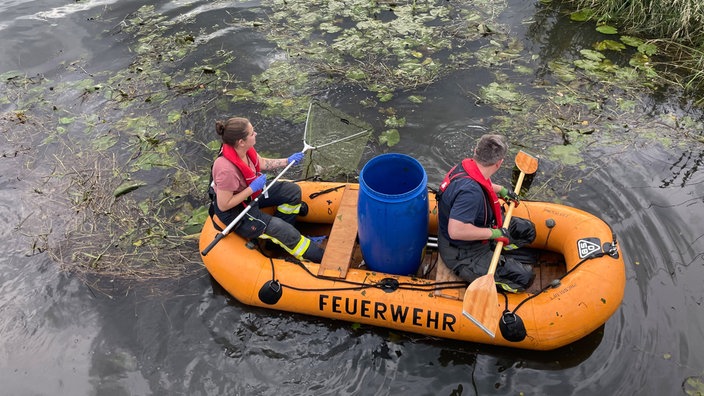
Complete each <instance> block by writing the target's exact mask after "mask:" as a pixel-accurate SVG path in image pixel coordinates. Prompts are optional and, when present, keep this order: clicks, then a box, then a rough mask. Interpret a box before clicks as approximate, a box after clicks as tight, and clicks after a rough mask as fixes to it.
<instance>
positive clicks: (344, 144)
mask: <svg viewBox="0 0 704 396" xmlns="http://www.w3.org/2000/svg"><path fill="white" fill-rule="evenodd" d="M371 134H372V127H371V125H370V124H368V123H366V122H364V121H362V120H360V119H358V118H356V117H353V116H350V115H349V114H345V113H343V112H342V111H340V110H338V109H336V108H334V107H332V106H330V105H329V104H327V103H322V102H317V101H316V102H313V103H311V105H310V109H309V111H308V120H307V122H306V130H305V133H304V140H305V142H306V143H307V144H309V145H311V146H313V147H315V148H316V149H315V150H311V151H309V152H307V153H306V159H305V161H304V163H303V175H302V177H303V178H312V177H317V178H319V179H321V180H349V179H350V178H351V177H353V176H356V174H357V170H358V169H359V162H360V161H361V159H362V155H363V154H364V149H365V147H366V144H367V141H368V140H369V137H370V135H371Z"/></svg>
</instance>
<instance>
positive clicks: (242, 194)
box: [212, 117, 323, 263]
mask: <svg viewBox="0 0 704 396" xmlns="http://www.w3.org/2000/svg"><path fill="white" fill-rule="evenodd" d="M215 131H216V132H217V134H218V135H219V136H220V139H221V140H222V149H221V150H220V155H219V156H218V158H217V159H216V160H215V163H214V164H213V170H212V176H213V189H214V190H215V199H214V201H213V209H214V213H215V216H214V217H217V219H219V220H220V222H222V223H223V224H224V225H228V224H230V222H232V221H233V220H234V219H235V218H236V217H237V216H238V215H239V214H240V213H241V212H242V211H243V210H244V208H245V207H247V205H248V204H249V203H250V202H252V200H254V199H255V198H256V197H257V196H259V195H260V194H261V190H262V189H263V188H264V185H265V184H266V175H264V174H261V172H260V171H267V170H271V169H275V168H283V167H285V166H286V165H288V164H289V163H291V162H293V163H295V164H298V163H300V161H301V160H302V159H303V153H302V152H299V153H295V154H293V155H291V156H290V157H288V158H279V159H271V158H264V157H262V156H260V155H259V154H257V152H256V150H255V149H254V145H255V144H256V142H257V132H256V131H255V130H254V127H252V124H251V123H250V122H249V120H248V119H246V118H241V117H234V118H230V119H229V120H227V121H225V122H222V121H217V122H216V123H215ZM272 206H275V207H276V210H275V214H274V215H273V216H271V215H269V214H268V213H264V212H262V211H260V210H259V207H262V208H265V207H272ZM305 212H307V210H306V209H305V208H304V209H303V211H302V210H301V188H300V187H299V186H298V185H297V184H295V183H291V182H285V181H277V182H276V183H274V185H273V186H271V187H270V188H269V190H267V192H266V194H265V195H264V196H261V197H259V199H258V201H257V204H256V205H255V206H253V207H252V208H251V209H249V211H248V212H247V213H246V214H245V216H244V217H243V218H242V219H241V220H240V222H239V223H238V224H237V225H236V226H235V227H234V228H233V230H234V231H235V233H236V234H238V235H240V236H241V237H243V238H248V239H251V238H261V239H267V240H271V241H272V242H274V243H276V244H277V245H279V246H281V247H282V248H284V249H285V250H286V251H287V252H289V253H290V254H291V255H293V256H294V257H296V258H298V259H306V260H310V261H313V262H316V263H320V261H321V260H322V258H323V249H321V248H320V247H319V246H318V245H317V244H316V243H311V240H310V239H309V238H306V237H304V236H302V235H301V233H300V232H298V230H297V229H296V228H295V227H294V226H293V225H294V224H295V221H296V216H297V215H299V214H301V215H305Z"/></svg>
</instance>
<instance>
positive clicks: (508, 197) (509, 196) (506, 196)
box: [498, 187, 521, 206]
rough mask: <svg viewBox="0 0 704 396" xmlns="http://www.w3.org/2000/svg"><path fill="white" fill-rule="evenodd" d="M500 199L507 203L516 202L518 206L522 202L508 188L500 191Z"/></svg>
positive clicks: (502, 188)
mask: <svg viewBox="0 0 704 396" xmlns="http://www.w3.org/2000/svg"><path fill="white" fill-rule="evenodd" d="M498 195H499V197H501V198H503V200H504V201H506V202H509V203H510V202H511V201H513V202H515V203H516V206H518V204H519V203H521V200H520V199H519V198H518V195H517V194H516V193H515V192H513V191H510V190H509V189H507V188H506V187H501V190H500V191H499V194H498Z"/></svg>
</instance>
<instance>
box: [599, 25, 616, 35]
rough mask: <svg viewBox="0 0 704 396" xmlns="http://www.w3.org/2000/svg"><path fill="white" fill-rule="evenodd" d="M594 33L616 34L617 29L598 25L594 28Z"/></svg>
mask: <svg viewBox="0 0 704 396" xmlns="http://www.w3.org/2000/svg"><path fill="white" fill-rule="evenodd" d="M596 31H597V32H599V33H601V34H618V29H616V28H615V27H613V26H611V25H600V26H597V27H596Z"/></svg>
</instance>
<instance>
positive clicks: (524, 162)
mask: <svg viewBox="0 0 704 396" xmlns="http://www.w3.org/2000/svg"><path fill="white" fill-rule="evenodd" d="M516 166H517V167H518V169H520V170H521V172H523V173H525V174H527V175H532V174H533V173H535V172H536V171H537V170H538V159H537V158H535V157H533V156H532V155H530V154H528V153H526V152H525V151H523V150H521V151H519V152H518V154H516Z"/></svg>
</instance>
